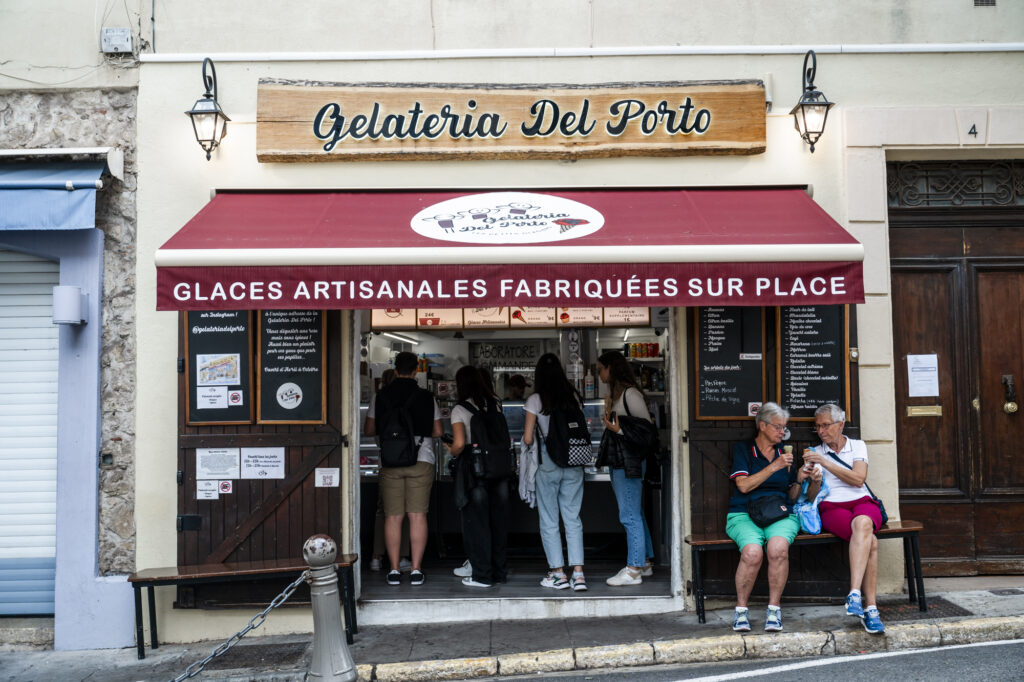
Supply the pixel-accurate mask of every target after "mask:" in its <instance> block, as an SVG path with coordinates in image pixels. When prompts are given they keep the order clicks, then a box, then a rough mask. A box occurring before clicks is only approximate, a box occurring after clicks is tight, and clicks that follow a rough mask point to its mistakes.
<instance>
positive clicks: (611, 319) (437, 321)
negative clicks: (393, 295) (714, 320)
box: [370, 307, 668, 331]
mask: <svg viewBox="0 0 1024 682" xmlns="http://www.w3.org/2000/svg"><path fill="white" fill-rule="evenodd" d="M660 310H664V311H667V310H668V309H667V308H665V309H660ZM663 317H664V316H663ZM650 324H651V309H650V308H597V307H594V308H530V307H512V308H447V309H446V308H438V309H424V308H419V309H416V308H378V309H374V310H372V311H370V328H371V329H373V330H374V331H390V330H403V329H404V330H414V329H449V330H457V329H508V328H512V329H551V328H553V327H645V326H648V325H650ZM666 325H667V322H664V321H662V323H661V326H666Z"/></svg>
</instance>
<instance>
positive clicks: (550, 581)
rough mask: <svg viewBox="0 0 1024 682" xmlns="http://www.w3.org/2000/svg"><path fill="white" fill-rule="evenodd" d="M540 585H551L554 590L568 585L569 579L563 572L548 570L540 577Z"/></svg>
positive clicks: (565, 587)
mask: <svg viewBox="0 0 1024 682" xmlns="http://www.w3.org/2000/svg"><path fill="white" fill-rule="evenodd" d="M540 586H541V587H551V588H554V589H556V590H564V589H567V588H568V587H569V579H568V578H566V577H565V573H555V572H554V571H548V574H547V575H546V576H544V578H542V579H541V581H540Z"/></svg>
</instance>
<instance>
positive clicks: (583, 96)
mask: <svg viewBox="0 0 1024 682" xmlns="http://www.w3.org/2000/svg"><path fill="white" fill-rule="evenodd" d="M256 149H257V156H258V158H259V160H260V161H264V162H267V161H336V160H357V159H366V160H374V161H378V160H387V159H410V160H411V159H415V160H424V159H460V158H462V159H466V158H567V159H573V158H585V157H610V156H676V155H684V154H759V153H762V152H764V150H765V94H764V84H763V83H762V82H761V81H754V80H748V81H693V82H673V83H639V84H607V85H590V86H573V85H558V86H536V85H464V84H463V85H453V84H438V85H406V84H387V85H374V84H341V83H332V84H320V83H316V84H310V83H296V82H291V81H278V80H274V81H267V80H264V81H261V82H260V84H259V90H258V104H257V113H256Z"/></svg>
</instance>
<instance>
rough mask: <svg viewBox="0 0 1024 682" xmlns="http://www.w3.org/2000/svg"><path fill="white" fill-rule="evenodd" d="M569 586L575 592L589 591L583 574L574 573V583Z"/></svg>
mask: <svg viewBox="0 0 1024 682" xmlns="http://www.w3.org/2000/svg"><path fill="white" fill-rule="evenodd" d="M569 584H570V585H571V586H572V589H573V591H574V592H586V590H587V579H586V578H584V577H583V574H582V573H573V574H572V581H571V582H570V583H569Z"/></svg>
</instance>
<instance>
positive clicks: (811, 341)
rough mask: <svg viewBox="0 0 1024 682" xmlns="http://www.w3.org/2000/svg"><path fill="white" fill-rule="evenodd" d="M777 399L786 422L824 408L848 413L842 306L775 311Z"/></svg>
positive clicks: (846, 341) (847, 381)
mask: <svg viewBox="0 0 1024 682" xmlns="http://www.w3.org/2000/svg"><path fill="white" fill-rule="evenodd" d="M778 310H779V318H778V319H779V324H778V334H779V343H778V347H779V374H778V376H779V398H780V400H781V402H782V405H783V406H784V407H786V409H788V410H789V412H790V416H791V418H796V419H806V418H813V417H814V410H816V409H817V408H818V407H820V406H822V405H824V404H825V403H834V404H836V405H839V407H841V408H842V409H844V410H847V409H849V407H850V405H849V403H850V400H849V380H848V376H847V373H848V369H849V367H848V365H847V361H846V358H847V355H848V353H847V346H848V345H849V342H848V332H847V328H848V324H847V315H848V312H847V306H842V305H823V306H787V307H783V308H779V309H778Z"/></svg>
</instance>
